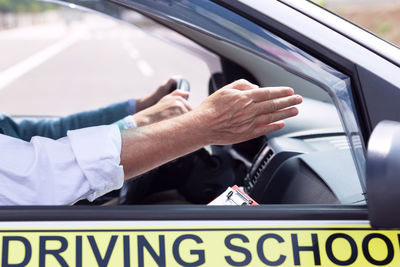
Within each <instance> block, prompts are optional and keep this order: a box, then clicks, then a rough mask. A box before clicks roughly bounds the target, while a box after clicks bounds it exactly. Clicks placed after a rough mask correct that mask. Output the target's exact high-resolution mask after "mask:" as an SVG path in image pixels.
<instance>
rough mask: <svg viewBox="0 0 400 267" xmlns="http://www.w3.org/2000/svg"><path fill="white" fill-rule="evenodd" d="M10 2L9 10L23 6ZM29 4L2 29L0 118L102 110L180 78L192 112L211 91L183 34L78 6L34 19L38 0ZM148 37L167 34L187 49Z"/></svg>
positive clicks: (127, 15)
mask: <svg viewBox="0 0 400 267" xmlns="http://www.w3.org/2000/svg"><path fill="white" fill-rule="evenodd" d="M12 3H13V2H10V4H8V6H9V7H10V9H12V8H13V7H14V6H18V5H17V4H15V5H13V4H12ZM24 3H25V4H24V5H20V6H22V7H24V8H26V9H27V11H26V12H25V13H19V12H17V11H15V12H11V13H9V14H8V15H7V18H8V21H9V23H8V24H7V25H5V27H6V28H5V29H4V30H3V31H0V45H1V47H2V49H1V52H0V58H2V60H1V63H0V72H1V73H0V106H1V107H2V110H1V112H3V113H6V114H10V115H13V116H15V115H17V116H24V117H25V116H34V117H40V116H46V117H47V116H64V115H69V114H72V113H75V112H79V111H85V110H92V109H97V108H100V107H104V106H106V105H109V104H112V103H116V102H119V101H125V100H128V99H131V98H140V97H143V96H145V95H146V94H148V93H150V92H151V91H153V90H155V89H156V88H157V87H158V86H159V85H160V84H162V83H163V82H165V81H166V80H167V78H169V77H170V76H172V75H175V74H180V75H182V76H183V77H184V78H186V79H187V80H189V81H190V82H191V85H192V89H193V90H192V92H191V93H192V97H190V99H189V101H191V102H192V104H193V106H197V105H198V104H199V103H200V102H201V101H202V99H204V98H205V97H206V91H203V90H199V89H198V88H204V87H207V83H208V78H209V71H208V69H207V65H206V64H205V63H204V61H203V60H200V59H198V57H196V56H194V55H193V53H192V52H190V51H189V49H197V50H199V49H200V48H198V47H197V46H196V45H195V44H194V43H193V42H190V41H189V40H187V39H186V38H183V37H181V36H180V35H179V34H177V33H175V32H173V31H170V30H168V29H167V28H165V27H159V26H157V24H155V23H153V22H152V21H150V20H148V19H146V18H144V17H143V16H141V15H139V14H137V13H136V14H135V13H134V12H129V10H125V12H122V13H118V14H120V15H121V16H123V18H124V19H125V20H127V21H129V22H131V23H136V24H137V27H129V26H127V25H123V24H121V23H118V22H116V21H115V20H113V19H110V18H107V17H105V16H101V15H99V14H95V13H93V12H88V10H82V9H79V8H77V6H74V5H71V6H60V5H54V6H50V8H49V9H45V10H43V12H38V13H35V12H34V10H35V8H36V9H37V8H38V5H39V7H40V2H37V1H36V0H29V1H25V2H24ZM47 5H48V4H47ZM46 7H47V6H46ZM20 8H21V7H20ZM11 11H13V9H12V10H11ZM29 11H30V12H31V13H29ZM110 12H111V11H110ZM113 12H114V13H115V14H116V13H117V12H118V9H113ZM132 13H134V14H132ZM2 18H3V16H2ZM146 31H147V32H149V31H153V32H158V33H159V34H160V35H168V36H169V37H170V39H174V40H177V41H176V43H178V42H179V43H182V44H183V45H186V47H188V48H187V49H186V50H184V49H180V48H178V47H177V46H176V45H173V44H172V43H171V42H169V43H167V42H163V41H161V40H160V39H159V38H157V37H155V36H154V35H150V34H146V33H145V32H146ZM27 43H29V46H27V45H26V44H27ZM192 44H193V45H192Z"/></svg>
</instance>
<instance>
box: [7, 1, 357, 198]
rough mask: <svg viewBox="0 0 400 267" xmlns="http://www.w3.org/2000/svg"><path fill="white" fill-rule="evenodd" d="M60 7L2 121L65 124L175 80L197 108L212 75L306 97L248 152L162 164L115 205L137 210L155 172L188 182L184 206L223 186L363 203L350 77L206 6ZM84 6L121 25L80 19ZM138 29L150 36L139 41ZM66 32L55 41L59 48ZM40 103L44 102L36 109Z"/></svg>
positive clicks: (222, 151) (86, 16) (10, 87)
mask: <svg viewBox="0 0 400 267" xmlns="http://www.w3.org/2000/svg"><path fill="white" fill-rule="evenodd" d="M61 3H63V1H61ZM65 3H66V4H67V7H64V8H62V9H56V10H55V11H54V10H52V12H57V13H58V12H60V13H62V14H64V15H62V16H66V17H63V18H62V22H61V23H59V24H58V25H57V27H61V28H57V29H58V30H57V29H56V30H53V32H54V36H53V38H54V39H55V40H52V41H53V43H52V46H51V47H50V48H51V49H50V52H47V53H45V56H46V57H47V58H46V57H44V58H46V60H44V61H43V56H42V55H41V54H39V55H40V56H41V57H42V59H41V60H42V61H43V62H41V61H40V60H39V64H38V63H37V62H36V65H34V68H33V69H32V71H31V70H29V71H25V72H23V73H22V74H21V75H19V77H18V78H21V79H14V80H12V82H9V83H8V84H7V86H4V88H5V89H4V90H1V92H0V93H2V94H3V97H4V98H3V97H2V98H1V99H2V100H1V101H3V99H9V100H7V101H6V100H4V103H6V102H7V103H10V102H11V98H7V97H9V96H12V95H14V96H16V97H15V98H14V100H12V101H13V103H14V102H17V103H18V105H19V107H20V109H12V108H14V107H12V106H9V108H10V109H9V110H5V111H6V112H9V113H13V114H17V115H18V114H33V115H42V114H46V115H63V114H68V113H70V112H75V111H79V110H82V109H87V108H95V107H98V106H101V105H106V104H108V103H111V102H113V101H119V100H124V99H126V98H129V97H132V96H138V97H140V96H142V95H143V94H145V92H148V91H149V90H152V89H153V88H155V87H156V86H157V85H158V84H159V83H160V82H162V81H163V80H164V79H166V78H167V77H168V75H170V74H174V73H178V74H181V75H182V76H184V77H185V78H187V79H188V80H189V81H190V82H191V85H192V88H193V90H192V91H193V94H191V96H190V100H191V101H192V102H193V104H194V105H197V104H198V103H200V102H201V100H202V99H204V97H205V96H206V94H207V93H208V91H209V89H210V82H212V81H213V79H214V78H213V77H214V75H215V74H220V75H221V76H222V80H223V81H224V82H225V83H227V82H229V81H230V79H234V78H241V77H242V76H245V77H250V78H252V79H254V81H256V82H258V83H259V84H260V85H261V86H291V87H293V88H294V89H295V91H296V92H297V93H299V94H301V95H303V96H304V97H305V98H304V104H303V105H302V106H301V107H300V116H298V117H297V118H293V119H290V120H287V121H286V127H285V128H284V130H282V131H279V132H276V133H274V134H271V135H268V136H264V137H262V138H260V139H257V140H253V141H251V142H248V143H245V144H238V145H234V146H228V147H222V148H221V147H211V148H207V150H208V152H211V154H212V153H214V154H213V155H215V157H219V159H221V160H222V161H218V160H217V161H213V160H211V161H208V160H204V157H205V156H204V153H205V152H204V151H203V150H202V151H201V152H197V153H195V154H194V155H189V157H187V158H183V159H181V161H178V164H177V165H176V164H175V163H176V162H175V163H171V164H172V165H171V164H169V165H168V164H167V165H166V166H162V167H161V169H157V170H155V171H154V172H150V173H149V174H145V179H136V181H138V182H137V183H138V184H134V185H128V186H124V187H123V189H122V190H121V192H119V193H117V194H118V195H119V198H120V199H119V200H120V201H121V200H123V201H125V203H127V204H138V203H142V202H140V199H137V198H140V196H141V195H140V193H141V192H140V188H151V185H149V184H148V183H147V182H142V181H143V180H146V181H152V179H153V180H154V179H155V178H154V175H155V174H156V175H157V173H158V172H164V173H168V175H169V176H168V177H175V176H177V175H178V174H181V173H182V172H184V171H185V170H186V171H188V172H190V175H189V176H190V177H189V178H188V179H187V183H186V184H184V186H181V187H180V189H179V190H178V191H179V192H178V193H180V194H182V195H183V196H184V198H185V200H186V201H184V202H183V203H186V204H187V203H188V202H189V203H198V204H207V203H208V202H207V200H212V198H213V197H215V195H214V194H215V193H216V192H219V193H222V192H223V191H221V188H224V189H225V188H226V186H227V185H233V184H235V183H237V184H238V185H239V186H242V188H243V189H244V190H245V191H246V193H248V194H250V196H251V197H254V198H255V200H256V201H258V202H259V203H260V204H359V203H364V192H365V187H364V166H365V157H364V153H365V149H364V147H363V143H362V142H361V138H360V130H359V124H358V121H357V116H356V113H355V107H354V103H353V99H352V88H351V79H350V77H349V76H347V75H345V74H344V73H342V72H340V71H339V70H337V69H335V68H333V67H332V66H330V65H328V64H326V63H324V62H323V61H321V60H319V59H318V58H316V57H313V56H312V55H310V54H308V53H307V52H305V51H303V50H301V49H300V48H298V47H297V46H295V45H293V44H291V43H290V42H288V41H286V40H284V39H282V38H281V37H278V36H277V35H275V34H273V33H271V32H269V31H268V30H266V29H264V28H262V27H261V26H259V25H256V24H254V23H253V22H251V21H249V20H247V19H245V18H243V17H241V16H239V15H237V14H235V13H234V12H232V11H229V10H228V9H225V8H223V7H221V6H219V5H217V4H215V3H212V2H210V1H185V0H182V1H145V0H143V1H124V2H123V5H116V4H113V3H112V2H110V1H101V0H97V1H80V0H74V1H65V2H64V4H65ZM82 7H85V8H87V9H83V10H87V11H88V10H89V9H94V10H96V11H99V12H100V13H104V14H107V15H109V16H112V17H114V18H117V19H118V20H120V21H122V22H124V23H125V24H126V25H125V26H124V25H121V24H118V23H116V22H114V21H111V20H109V19H105V18H104V17H99V16H98V15H93V14H92V13H87V12H86V11H85V12H84V11H82ZM77 10H78V11H77ZM133 11H139V13H141V14H142V15H145V16H147V17H150V18H152V19H154V20H155V21H157V22H159V23H160V24H162V25H164V26H160V25H159V24H155V23H154V22H153V21H151V20H148V19H146V18H144V17H143V16H142V15H139V14H138V13H135V12H133ZM127 25H129V27H127ZM133 25H135V26H133ZM137 27H139V28H141V29H145V31H146V32H150V33H151V34H152V35H151V36H148V35H145V34H143V32H142V31H139V30H138V29H137ZM168 28H170V29H168ZM61 29H62V30H61ZM64 32H65V35H63V36H64V37H61V41H60V40H59V39H57V38H60V37H59V35H60V34H61V33H64ZM177 32H179V33H181V34H182V35H179V34H177ZM47 34H49V32H47ZM155 36H157V37H155ZM183 36H186V37H187V38H185V37H183ZM24 38H25V37H24ZM159 38H161V39H163V40H165V41H167V42H168V43H167V44H165V43H162V42H161V41H160V40H159ZM189 39H190V40H191V41H189ZM24 40H25V39H24ZM25 41H26V40H25ZM45 41H48V40H47V39H46V40H45ZM171 44H174V45H171ZM54 47H55V48H54ZM62 51H64V52H65V54H64V55H63V54H62V53H61V52H62ZM184 51H190V53H187V52H184ZM38 53H40V52H38ZM193 54H195V55H196V56H193ZM39 58H40V57H39ZM22 62H24V61H22ZM137 75H139V76H137ZM210 76H211V77H212V79H211V80H210ZM22 78H24V79H25V78H26V80H23V79H22ZM224 82H222V85H223V84H224ZM219 84H220V85H221V83H219ZM23 88H29V97H26V98H27V99H28V100H27V101H26V102H25V100H24V99H25V97H24V98H21V97H20V96H21V94H23V93H21V92H22V89H23ZM62 88H64V90H62ZM214 89H215V88H214ZM146 90H147V91H146ZM39 92H40V93H41V94H39ZM105 92H106V93H107V94H105ZM210 92H211V93H212V90H211V91H210ZM7 94H9V95H7ZM68 98H70V99H72V101H71V105H70V107H72V108H71V109H64V107H67V106H68V105H64V103H65V102H66V101H65V100H66V99H68ZM43 100H44V101H46V102H40V101H43ZM37 101H38V102H37ZM31 103H40V104H36V105H37V106H35V107H34V108H33V109H31V110H26V111H25V110H24V109H23V108H25V107H28V106H29V105H30V104H31ZM60 103H63V105H60ZM3 106H6V104H4V105H3ZM44 108H48V109H46V110H44ZM61 109H62V110H61ZM17 110H24V111H23V112H20V113H18V111H17ZM55 111H57V112H55ZM191 157H192V158H191ZM188 162H189V164H188ZM199 162H200V163H199ZM215 162H222V163H223V164H221V165H220V166H225V167H226V166H228V167H227V168H225V169H222V171H221V172H218V171H215V172H214V173H213V174H211V173H204V172H203V171H204V170H208V169H212V168H207V166H208V167H210V164H211V167H214V166H215ZM225 163H226V164H227V165H225ZM207 164H209V165H207ZM188 166H190V168H189V167H188ZM217 166H219V165H218V164H217ZM232 172H233V176H234V179H233V180H232V179H230V180H229V179H225V178H226V177H227V173H228V174H229V175H230V178H232ZM166 177H167V176H166ZM142 178H143V177H142ZM164 178H165V177H164ZM207 179H208V180H207ZM156 180H157V179H156ZM222 180H223V181H222ZM198 181H205V182H204V183H200V184H199V183H197V182H198ZM216 181H218V182H216ZM227 181H228V182H227ZM220 182H221V183H220ZM142 191H143V192H144V191H145V190H142ZM132 192H133V193H132ZM170 193H171V192H169V191H168V190H167V192H165V194H164V195H161V196H160V195H158V196H157V199H162V198H164V197H166V198H167V199H168V197H169V196H170V195H171V194H170ZM173 193H176V192H173ZM111 197H114V196H111ZM127 199H130V201H131V202H129V201H128V200H127ZM187 200H189V201H187ZM101 203H104V201H102V202H101ZM156 203H157V202H156ZM179 203H180V202H179Z"/></svg>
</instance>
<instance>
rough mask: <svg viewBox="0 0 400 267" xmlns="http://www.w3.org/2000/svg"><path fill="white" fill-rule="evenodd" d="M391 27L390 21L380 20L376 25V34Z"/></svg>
mask: <svg viewBox="0 0 400 267" xmlns="http://www.w3.org/2000/svg"><path fill="white" fill-rule="evenodd" d="M392 28H393V25H392V24H391V23H390V22H381V23H380V24H379V26H378V34H384V33H387V32H389V31H390V30H391V29H392Z"/></svg>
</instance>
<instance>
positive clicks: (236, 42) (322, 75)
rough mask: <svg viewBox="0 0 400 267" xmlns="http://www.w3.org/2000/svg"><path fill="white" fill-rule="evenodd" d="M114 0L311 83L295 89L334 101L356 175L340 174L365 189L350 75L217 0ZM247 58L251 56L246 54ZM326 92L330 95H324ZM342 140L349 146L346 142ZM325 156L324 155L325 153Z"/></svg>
mask: <svg viewBox="0 0 400 267" xmlns="http://www.w3.org/2000/svg"><path fill="white" fill-rule="evenodd" d="M77 2H79V1H77ZM113 2H115V3H118V4H120V5H122V6H126V7H129V8H132V9H135V10H138V11H140V12H142V13H143V14H146V15H149V16H152V17H154V18H157V20H159V21H161V22H162V23H165V24H169V25H171V24H174V25H182V26H183V28H179V27H176V28H177V29H178V28H179V30H181V31H186V32H187V33H189V31H191V30H195V31H198V32H200V33H202V34H204V35H205V36H208V37H210V38H214V39H216V40H218V42H222V43H224V44H227V45H225V48H228V47H230V46H232V47H235V48H239V49H238V50H236V51H238V52H239V51H245V53H248V54H251V55H252V56H255V57H258V58H262V59H264V60H265V61H266V62H268V63H265V65H264V66H265V67H266V70H267V69H268V66H270V65H268V64H271V65H273V66H275V67H278V68H280V69H281V70H284V71H285V73H287V76H288V77H292V76H295V77H296V78H297V79H298V81H300V80H302V81H303V84H312V85H314V86H310V88H311V89H312V91H311V92H310V90H307V88H301V87H302V86H299V87H300V88H295V90H297V92H299V93H300V94H304V95H305V96H307V97H309V98H311V99H314V100H319V101H321V100H322V101H321V102H328V103H329V102H330V103H333V104H334V107H336V112H337V116H336V118H337V119H338V120H340V122H341V127H342V131H343V133H344V134H345V135H346V137H347V139H346V140H345V141H344V143H343V144H342V143H341V142H343V141H341V140H339V141H337V142H339V143H340V145H338V146H335V145H334V146H335V147H336V148H338V149H346V148H350V149H348V150H347V151H348V153H347V155H348V156H349V157H348V159H350V160H351V159H352V167H351V168H352V169H353V170H354V172H353V171H351V173H352V174H355V176H356V177H354V176H353V175H351V176H353V177H344V179H345V180H346V179H348V180H352V179H356V180H358V179H359V182H358V183H359V186H361V187H362V188H363V189H362V192H364V191H365V186H364V184H365V182H364V180H365V178H364V169H365V156H364V153H365V148H364V147H363V142H362V141H361V140H362V139H361V134H360V128H359V123H358V120H357V116H356V112H355V106H354V101H353V98H352V87H351V79H350V77H349V76H347V75H346V74H344V73H342V72H340V71H338V70H336V69H335V68H333V67H331V66H329V65H327V64H326V63H324V62H323V61H321V60H319V59H317V58H315V57H314V56H312V55H310V54H308V53H306V52H305V51H302V50H301V49H299V48H298V47H296V46H294V45H292V44H290V43H289V42H287V41H285V40H284V39H282V38H280V37H278V36H277V35H275V34H273V33H271V32H269V31H268V30H266V29H264V28H262V27H260V26H258V25H256V24H254V23H253V22H251V21H249V20H247V19H245V18H243V17H241V16H239V15H237V14H235V13H234V12H232V11H230V10H227V9H225V8H223V7H221V6H219V5H217V4H212V3H210V2H209V1H185V0H182V1H160V2H154V1H146V0H142V1H140V0H139V1H129V0H113ZM210 42H211V41H210ZM221 46H224V45H221ZM214 49H215V48H214ZM232 51H233V49H232ZM218 52H219V53H220V54H223V53H224V52H223V51H222V49H221V50H219V51H218ZM243 53H244V52H243ZM239 54H240V53H238V55H239ZM232 58H235V56H232ZM236 58H237V59H238V60H237V61H239V56H236ZM248 58H251V56H249V57H248ZM242 62H243V61H242ZM242 65H245V66H246V67H248V68H251V66H250V64H246V63H242ZM258 67H259V66H258ZM271 69H272V67H271ZM264 74H265V76H268V73H266V72H265V73H264ZM255 76H256V78H257V79H258V80H261V81H262V85H264V86H267V85H268V81H265V80H263V78H262V77H261V76H262V75H260V74H258V75H257V73H255ZM275 78H276V79H278V80H280V81H281V83H282V84H286V81H287V79H286V78H285V77H283V76H282V75H278V77H275ZM276 82H277V80H275V81H274V80H273V79H272V80H271V83H270V84H274V83H276ZM300 84H301V83H300ZM303 87H304V86H303ZM318 91H319V93H321V92H325V96H324V93H322V97H316V95H317V94H316V93H314V92H318ZM326 96H329V97H328V98H327V97H326ZM328 109H329V108H328ZM327 120H329V116H327ZM288 124H289V123H288ZM328 135H329V134H328ZM328 135H326V134H325V135H324V134H323V135H321V137H324V136H325V137H326V136H328ZM298 137H299V136H297V138H298ZM314 141H315V142H317V141H316V140H313V141H311V142H314ZM320 141H321V140H320ZM307 142H310V140H307ZM329 142H331V143H335V142H336V141H334V140H333V141H332V140H330V141H329ZM347 143H348V146H349V147H346V145H347ZM325 155H327V154H326V153H325ZM304 160H305V159H303V161H304ZM326 161H327V162H326V163H327V166H325V167H326V168H327V167H328V165H329V164H330V165H335V164H338V165H337V166H336V168H340V161H337V160H334V159H333V158H332V161H331V162H329V157H328V158H326ZM322 165H323V164H322ZM322 165H319V166H318V167H315V168H314V169H313V171H317V170H316V169H317V168H319V169H321V170H320V171H323V170H326V168H324V167H323V166H322ZM317 172H318V171H317ZM336 175H338V173H336ZM362 192H361V191H358V192H357V194H359V196H360V198H362V197H361V195H362Z"/></svg>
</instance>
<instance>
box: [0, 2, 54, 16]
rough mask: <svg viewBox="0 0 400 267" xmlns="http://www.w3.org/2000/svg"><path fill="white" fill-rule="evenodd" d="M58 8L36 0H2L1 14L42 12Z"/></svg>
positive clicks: (0, 4)
mask: <svg viewBox="0 0 400 267" xmlns="http://www.w3.org/2000/svg"><path fill="white" fill-rule="evenodd" d="M55 7H56V6H55V5H53V4H50V3H43V2H38V1H36V0H0V12H2V13H5V12H34V13H36V12H41V11H45V10H48V9H54V8H55Z"/></svg>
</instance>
